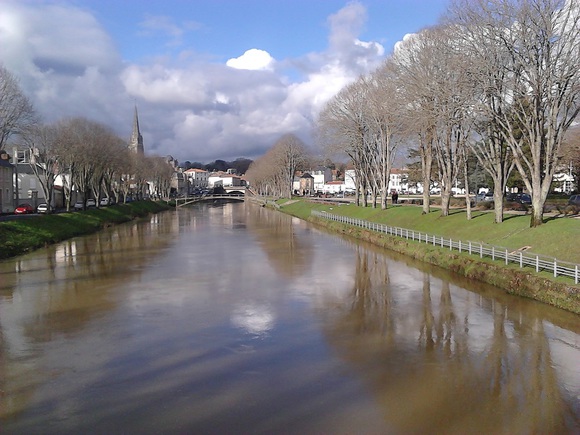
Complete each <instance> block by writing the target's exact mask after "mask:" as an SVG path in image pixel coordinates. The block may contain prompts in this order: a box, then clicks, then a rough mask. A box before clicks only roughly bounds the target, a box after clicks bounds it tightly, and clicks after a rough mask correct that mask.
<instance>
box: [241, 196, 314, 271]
mask: <svg viewBox="0 0 580 435" xmlns="http://www.w3.org/2000/svg"><path fill="white" fill-rule="evenodd" d="M244 210H245V211H246V213H247V218H246V219H245V222H246V224H247V229H248V230H249V231H250V232H251V233H252V235H254V236H255V237H256V239H257V240H258V242H259V244H260V246H261V247H262V249H263V250H264V252H265V253H266V255H267V258H268V261H269V262H270V264H271V265H272V267H273V268H274V270H275V271H276V273H278V274H280V275H282V276H285V277H292V278H293V277H296V276H297V275H299V274H300V272H301V271H303V270H305V269H309V268H310V267H311V262H312V248H311V246H310V245H309V244H308V243H301V239H300V238H298V237H296V235H295V234H294V226H293V224H292V218H291V217H290V216H288V215H285V214H283V213H278V212H275V211H272V210H268V209H266V208H263V207H257V206H255V205H250V204H248V205H247V206H246V207H244Z"/></svg>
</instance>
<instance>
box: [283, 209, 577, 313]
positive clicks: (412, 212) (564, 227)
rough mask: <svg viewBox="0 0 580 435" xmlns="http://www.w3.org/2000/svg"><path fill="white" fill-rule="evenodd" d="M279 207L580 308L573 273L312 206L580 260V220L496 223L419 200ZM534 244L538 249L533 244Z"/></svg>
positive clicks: (513, 290) (510, 289) (514, 290)
mask: <svg viewBox="0 0 580 435" xmlns="http://www.w3.org/2000/svg"><path fill="white" fill-rule="evenodd" d="M278 205H279V206H280V207H279V210H280V211H282V212H284V213H287V214H291V215H293V216H296V217H299V218H301V219H304V220H307V221H310V222H313V223H316V224H317V225H321V226H324V227H326V228H329V229H331V230H332V231H336V232H338V233H341V234H345V235H349V236H352V237H356V238H359V239H362V240H366V241H369V242H371V243H374V244H376V245H378V246H381V247H384V248H387V249H390V250H392V251H395V252H399V253H402V254H405V255H408V256H410V257H413V258H416V259H418V260H421V261H425V262H427V263H430V264H433V265H436V266H440V267H443V268H445V269H448V270H452V271H454V272H456V273H459V274H460V275H463V276H465V277H467V278H470V279H476V280H478V281H482V282H486V283H489V284H492V285H495V286H497V287H499V288H502V289H503V290H505V291H506V292H507V293H509V294H513V295H518V296H523V297H527V298H531V299H534V300H537V301H539V302H543V303H547V304H550V305H552V306H555V307H558V308H561V309H564V310H567V311H570V312H573V313H576V314H580V286H578V285H574V284H573V283H570V280H569V279H565V278H551V277H550V275H549V274H548V273H539V274H536V273H533V272H530V271H529V270H527V269H519V268H518V267H516V266H509V265H508V266H506V265H504V264H501V263H499V262H494V261H492V260H490V259H485V258H484V259H480V258H479V257H472V256H469V255H468V254H466V253H459V252H451V251H449V250H448V249H442V248H440V247H437V246H432V245H426V244H422V243H419V242H417V241H413V240H406V239H402V238H399V237H393V236H389V235H385V234H379V233H376V232H373V231H368V230H364V229H362V228H356V227H352V226H350V225H345V224H341V223H337V222H332V221H328V220H325V219H319V218H315V217H313V216H311V211H312V210H318V211H326V212H331V213H333V214H338V215H343V216H349V217H356V218H358V219H364V220H368V221H371V222H377V223H383V224H387V225H391V226H399V227H402V228H408V229H414V230H418V231H424V232H427V233H430V234H436V235H441V236H446V237H453V238H457V239H461V240H464V241H470V240H471V241H481V242H485V243H490V244H497V245H499V246H503V247H506V248H509V249H513V250H515V249H520V248H522V247H527V248H528V249H531V251H533V252H534V253H537V254H541V255H551V256H553V257H555V258H558V259H559V260H563V261H570V262H574V263H580V252H579V250H578V240H580V221H579V220H577V219H569V218H563V219H552V220H550V221H548V222H547V223H546V224H545V225H542V226H541V227H539V228H529V216H525V215H510V216H508V217H507V219H506V221H505V222H504V223H502V224H500V225H498V224H494V223H493V216H492V215H491V214H490V213H486V212H480V211H475V212H474V217H473V219H472V220H470V221H467V219H466V218H465V211H461V210H455V211H453V213H452V215H451V216H447V217H441V216H440V213H439V211H438V210H436V211H433V212H432V213H430V214H429V215H421V209H420V208H417V207H413V206H398V207H391V208H388V209H387V210H380V209H373V208H370V207H366V208H364V207H357V206H356V205H354V204H342V205H338V204H322V203H317V202H311V201H302V200H300V201H284V200H282V201H278ZM532 248H533V249H532Z"/></svg>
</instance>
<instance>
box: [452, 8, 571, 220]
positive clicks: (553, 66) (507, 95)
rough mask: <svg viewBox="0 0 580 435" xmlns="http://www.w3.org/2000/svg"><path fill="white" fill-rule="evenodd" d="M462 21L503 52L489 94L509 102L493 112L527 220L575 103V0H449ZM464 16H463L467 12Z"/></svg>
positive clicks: (537, 209) (539, 201) (538, 214)
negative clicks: (525, 200) (496, 86)
mask: <svg viewBox="0 0 580 435" xmlns="http://www.w3.org/2000/svg"><path fill="white" fill-rule="evenodd" d="M456 9H460V10H464V11H467V12H465V13H464V14H463V15H462V16H463V17H465V18H466V19H465V20H464V23H465V26H466V27H467V26H468V25H469V24H471V23H475V24H476V25H477V26H479V27H480V28H481V29H485V32H486V35H489V37H488V38H487V39H488V40H489V41H491V42H493V45H492V44H489V45H487V46H486V47H485V48H486V49H487V50H494V49H499V50H501V51H502V52H504V53H506V54H507V62H505V63H504V64H503V65H501V71H502V72H503V75H502V78H503V80H504V82H503V83H504V86H505V87H504V88H502V89H501V90H500V92H501V93H499V94H498V95H496V97H497V98H501V99H503V100H504V101H505V102H507V103H508V104H509V105H510V109H509V110H505V111H501V112H500V113H497V114H496V115H495V117H494V118H493V120H494V122H496V123H497V124H498V125H499V129H498V130H499V131H498V133H499V134H500V135H501V137H502V138H503V140H505V142H506V143H507V144H508V145H509V147H510V150H511V152H512V154H513V158H514V162H515V165H516V167H517V169H518V172H519V173H520V175H521V177H522V180H523V182H524V184H525V186H526V189H527V190H528V191H529V192H530V194H531V196H532V215H531V221H530V226H532V227H535V226H538V225H541V224H542V223H543V208H544V203H545V201H546V198H547V195H548V192H549V189H550V185H551V182H552V179H553V176H554V174H555V172H556V170H557V168H558V157H559V156H560V149H561V146H562V143H563V139H564V135H565V132H566V130H567V129H568V128H569V127H570V125H571V124H572V122H573V121H574V119H575V118H576V117H577V115H578V113H579V111H580V5H579V4H578V2H577V1H575V0H570V1H565V0H476V1H465V0H463V1H461V2H459V1H458V2H457V5H456ZM467 19H468V20H467Z"/></svg>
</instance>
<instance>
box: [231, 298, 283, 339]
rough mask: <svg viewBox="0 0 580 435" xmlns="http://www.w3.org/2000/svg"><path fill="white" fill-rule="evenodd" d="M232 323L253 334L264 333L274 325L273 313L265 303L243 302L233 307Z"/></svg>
mask: <svg viewBox="0 0 580 435" xmlns="http://www.w3.org/2000/svg"><path fill="white" fill-rule="evenodd" d="M231 322H232V325H234V326H235V327H237V328H241V329H244V330H245V331H246V332H248V333H250V334H253V335H264V334H266V333H267V332H268V331H269V330H270V329H272V328H273V327H274V315H273V314H272V313H271V311H270V308H269V307H268V306H266V305H253V304H243V305H239V306H238V307H237V308H235V309H234V311H233V313H232V317H231Z"/></svg>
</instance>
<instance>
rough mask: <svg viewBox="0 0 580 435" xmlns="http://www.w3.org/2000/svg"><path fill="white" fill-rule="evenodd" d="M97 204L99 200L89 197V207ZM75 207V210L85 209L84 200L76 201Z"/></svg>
mask: <svg viewBox="0 0 580 435" xmlns="http://www.w3.org/2000/svg"><path fill="white" fill-rule="evenodd" d="M96 206H97V201H95V200H94V199H92V198H91V199H87V208H89V207H96ZM73 208H74V209H75V210H82V209H83V202H82V201H77V202H75V205H74V206H73Z"/></svg>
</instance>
